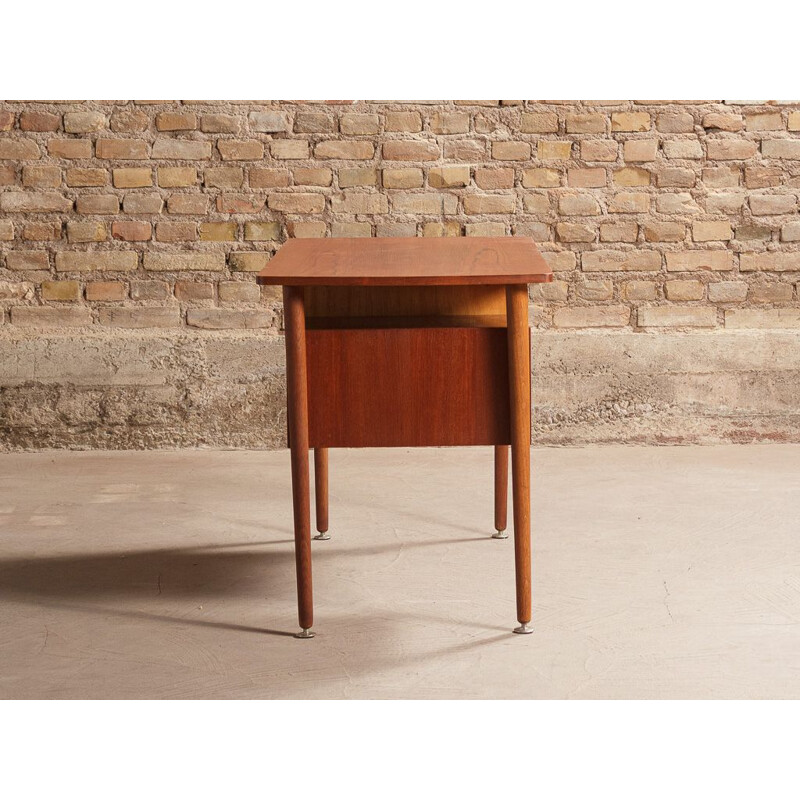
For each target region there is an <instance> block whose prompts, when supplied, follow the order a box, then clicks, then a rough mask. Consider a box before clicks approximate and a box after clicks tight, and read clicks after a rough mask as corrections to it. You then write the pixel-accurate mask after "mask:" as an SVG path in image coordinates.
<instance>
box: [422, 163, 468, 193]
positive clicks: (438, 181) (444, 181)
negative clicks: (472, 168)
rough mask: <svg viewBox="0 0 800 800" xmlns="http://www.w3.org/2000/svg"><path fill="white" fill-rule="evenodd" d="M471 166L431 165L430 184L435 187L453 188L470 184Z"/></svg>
mask: <svg viewBox="0 0 800 800" xmlns="http://www.w3.org/2000/svg"><path fill="white" fill-rule="evenodd" d="M469 181H470V175H469V167H460V166H459V167H431V168H430V169H429V170H428V185H429V186H432V187H433V188H434V189H451V188H457V187H462V186H469Z"/></svg>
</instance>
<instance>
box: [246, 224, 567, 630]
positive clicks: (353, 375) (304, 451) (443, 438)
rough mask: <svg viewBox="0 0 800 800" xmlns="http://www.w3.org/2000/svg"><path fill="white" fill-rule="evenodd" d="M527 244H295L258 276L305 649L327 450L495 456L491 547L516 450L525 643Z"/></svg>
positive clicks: (536, 276)
mask: <svg viewBox="0 0 800 800" xmlns="http://www.w3.org/2000/svg"><path fill="white" fill-rule="evenodd" d="M552 278H553V276H552V273H551V271H550V268H549V267H548V266H547V264H546V263H545V261H544V259H543V258H542V256H541V254H540V253H539V251H538V250H537V248H536V245H535V244H534V241H533V239H529V238H522V237H513V238H469V237H467V238H458V237H453V238H441V239H433V238H431V239H428V238H414V239H403V238H396V239H380V238H373V239H291V240H289V241H288V242H286V244H284V245H283V247H281V249H280V251H279V252H278V253H277V255H276V256H275V257H274V258H273V259H272V260H271V261H270V262H269V264H268V265H267V266H266V267H265V268H264V269H263V270H262V271H261V272H260V273H259V275H258V282H259V283H262V284H272V285H279V286H283V307H284V327H285V331H286V389H287V421H288V433H289V447H290V450H291V465H292V498H293V509H294V536H295V559H296V564H297V594H298V609H299V620H300V627H301V632H300V633H299V634H297V636H298V637H300V638H311V637H313V635H314V633H313V631H312V630H311V628H312V625H313V621H314V609H313V598H312V582H311V508H310V503H311V501H310V481H309V457H308V453H309V449H311V448H313V450H314V470H315V501H316V528H317V531H318V535H317V536H315V537H314V538H315V539H320V540H324V539H329V538H330V537H329V535H328V533H327V531H328V448H330V447H409V446H411V447H437V446H454V445H462V446H466V445H491V446H493V447H494V453H495V459H494V461H495V467H494V468H495V509H494V512H495V529H496V532H495V534H494V538H506V535H507V534H505V529H506V507H507V492H508V451H509V447H510V449H511V472H512V484H513V487H512V507H513V515H514V559H515V569H516V596H517V620H518V621H519V623H520V625H519V627H518V628H516V629H515V631H514V632H515V633H530V632H531V626H530V621H531V551H530V441H531V395H530V390H531V381H530V327H529V324H528V287H527V284H529V283H542V282H548V281H551V280H552Z"/></svg>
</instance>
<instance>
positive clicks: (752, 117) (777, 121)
mask: <svg viewBox="0 0 800 800" xmlns="http://www.w3.org/2000/svg"><path fill="white" fill-rule="evenodd" d="M744 123H745V127H746V128H747V130H748V131H780V130H782V129H783V117H782V116H781V112H780V111H767V112H760V113H757V114H745V115H744Z"/></svg>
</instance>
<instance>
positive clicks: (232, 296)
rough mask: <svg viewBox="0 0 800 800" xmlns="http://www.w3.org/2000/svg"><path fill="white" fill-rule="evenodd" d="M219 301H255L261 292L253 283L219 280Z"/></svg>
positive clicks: (258, 298)
mask: <svg viewBox="0 0 800 800" xmlns="http://www.w3.org/2000/svg"><path fill="white" fill-rule="evenodd" d="M218 290H219V300H220V302H221V303H257V302H258V301H259V300H260V299H261V292H260V290H259V287H258V286H257V285H256V284H255V283H245V282H244V281H221V282H220V283H219V286H218Z"/></svg>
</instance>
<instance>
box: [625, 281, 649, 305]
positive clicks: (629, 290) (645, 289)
mask: <svg viewBox="0 0 800 800" xmlns="http://www.w3.org/2000/svg"><path fill="white" fill-rule="evenodd" d="M620 294H621V295H622V297H623V298H624V299H625V300H631V301H634V302H636V301H640V300H655V299H656V284H655V283H654V282H653V281H627V282H626V283H623V284H622V288H621V290H620Z"/></svg>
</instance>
